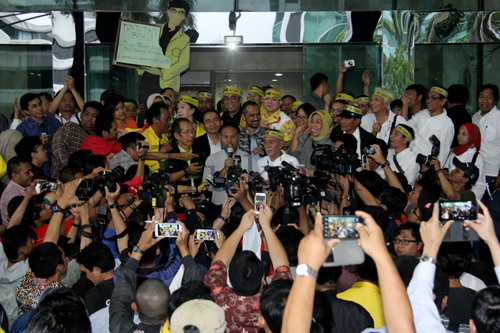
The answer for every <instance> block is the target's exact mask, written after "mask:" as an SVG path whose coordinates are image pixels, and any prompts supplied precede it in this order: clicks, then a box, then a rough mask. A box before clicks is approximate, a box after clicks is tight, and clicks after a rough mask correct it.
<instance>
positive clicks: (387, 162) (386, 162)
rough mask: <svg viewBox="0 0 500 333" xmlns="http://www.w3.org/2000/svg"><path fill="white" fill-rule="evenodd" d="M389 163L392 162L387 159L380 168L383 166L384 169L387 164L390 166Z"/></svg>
mask: <svg viewBox="0 0 500 333" xmlns="http://www.w3.org/2000/svg"><path fill="white" fill-rule="evenodd" d="M389 165H391V162H389V161H385V163H384V164H382V165H381V166H380V168H381V169H383V168H385V167H386V166H389Z"/></svg>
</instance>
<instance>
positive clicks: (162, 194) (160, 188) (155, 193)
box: [137, 160, 172, 208]
mask: <svg viewBox="0 0 500 333" xmlns="http://www.w3.org/2000/svg"><path fill="white" fill-rule="evenodd" d="M167 169H168V165H167V161H166V160H161V161H160V169H159V170H158V172H157V173H153V174H152V175H151V176H150V177H149V179H148V180H147V181H145V182H143V183H142V190H139V191H137V195H138V197H139V198H143V199H149V201H150V203H151V205H152V206H153V207H161V208H163V207H165V201H166V199H167V193H168V190H167V188H166V186H167V185H171V184H172V178H171V177H170V175H169V174H168V173H167Z"/></svg>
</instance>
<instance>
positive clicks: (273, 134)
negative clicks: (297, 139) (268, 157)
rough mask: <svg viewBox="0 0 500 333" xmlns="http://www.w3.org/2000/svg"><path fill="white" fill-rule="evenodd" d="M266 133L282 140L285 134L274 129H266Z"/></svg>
mask: <svg viewBox="0 0 500 333" xmlns="http://www.w3.org/2000/svg"><path fill="white" fill-rule="evenodd" d="M266 135H271V136H274V137H276V138H278V140H283V139H284V138H285V135H284V134H283V133H281V132H280V131H277V130H274V129H269V130H267V131H266Z"/></svg>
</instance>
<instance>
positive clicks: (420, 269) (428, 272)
mask: <svg viewBox="0 0 500 333" xmlns="http://www.w3.org/2000/svg"><path fill="white" fill-rule="evenodd" d="M435 274H436V265H434V264H431V263H428V262H421V263H419V264H418V265H417V267H416V268H415V271H414V272H413V277H412V278H411V281H410V285H409V286H408V289H407V292H408V298H409V299H410V304H411V308H412V310H413V323H414V324H415V329H416V331H417V333H429V332H441V333H445V332H446V329H445V328H444V326H443V324H442V323H441V318H440V317H439V311H438V308H437V307H436V304H435V303H434V293H433V291H432V289H433V288H434V275H435Z"/></svg>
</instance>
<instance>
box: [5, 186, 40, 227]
mask: <svg viewBox="0 0 500 333" xmlns="http://www.w3.org/2000/svg"><path fill="white" fill-rule="evenodd" d="M35 186H36V181H33V182H32V183H31V186H30V188H29V190H28V192H26V195H25V196H24V198H23V201H21V204H20V205H19V206H18V207H17V209H16V211H15V212H14V214H12V216H11V217H10V221H9V225H8V226H7V229H9V228H12V227H13V226H15V225H18V224H21V221H22V220H23V216H24V213H25V212H26V208H28V204H29V202H30V200H31V198H32V197H33V196H35V195H36V194H37V193H36V190H35Z"/></svg>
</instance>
